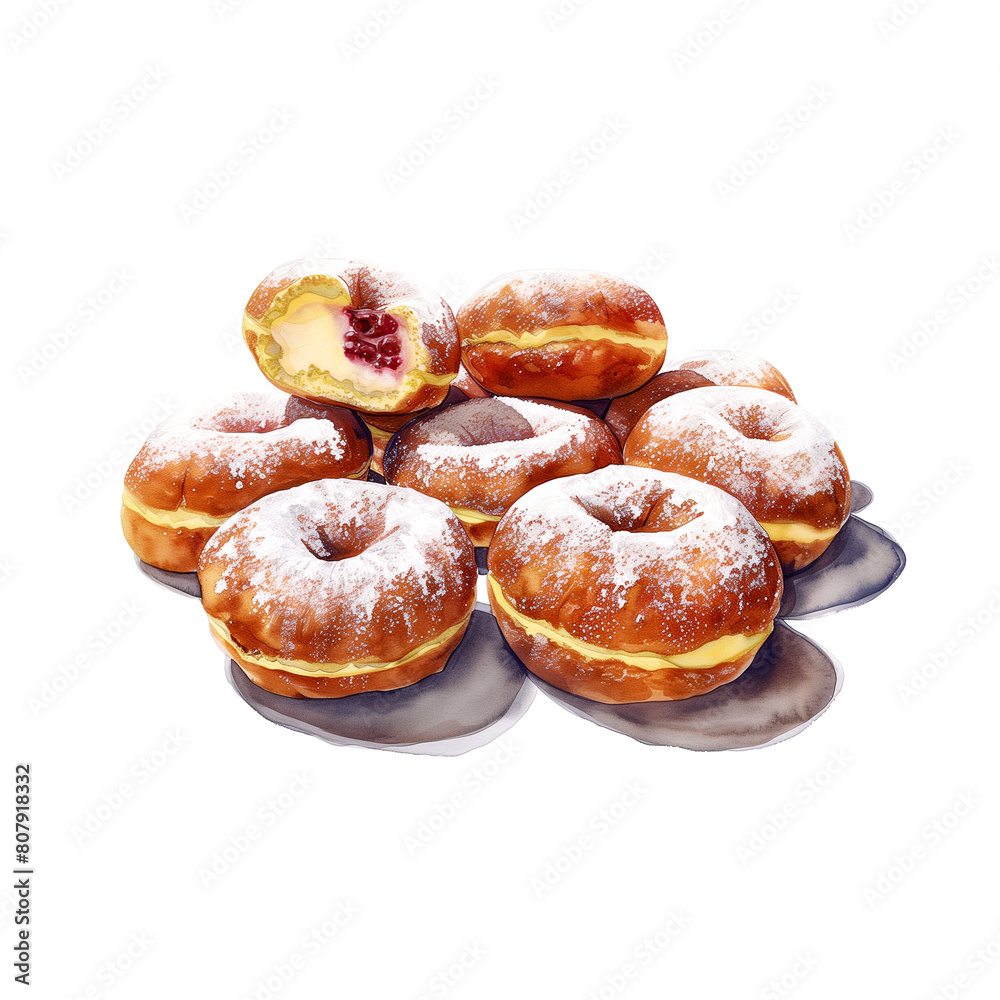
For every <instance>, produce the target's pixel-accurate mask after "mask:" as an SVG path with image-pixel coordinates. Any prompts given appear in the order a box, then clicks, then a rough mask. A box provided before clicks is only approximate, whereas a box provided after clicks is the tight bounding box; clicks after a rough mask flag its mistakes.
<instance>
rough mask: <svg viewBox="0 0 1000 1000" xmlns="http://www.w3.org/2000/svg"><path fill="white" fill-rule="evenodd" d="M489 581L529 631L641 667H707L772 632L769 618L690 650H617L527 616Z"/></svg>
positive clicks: (597, 657) (589, 654) (751, 646)
mask: <svg viewBox="0 0 1000 1000" xmlns="http://www.w3.org/2000/svg"><path fill="white" fill-rule="evenodd" d="M486 580H487V583H488V584H489V587H490V591H491V592H492V594H493V597H494V599H495V600H496V602H497V604H499V605H500V607H501V608H503V609H504V611H506V612H507V614H508V615H510V617H511V618H512V619H513V620H514V622H515V623H516V624H517V625H519V626H520V627H521V628H523V629H524V631H525V632H527V633H528V635H540V636H543V637H544V638H546V639H548V640H550V641H551V642H554V643H556V644H557V645H559V646H562V647H563V648H564V649H569V650H571V651H572V652H574V653H576V654H578V655H580V656H583V657H584V658H585V659H588V660H606V659H609V658H610V659H614V660H620V661H621V662H622V663H625V664H627V665H628V666H630V667H637V668H638V669H640V670H664V669H668V668H671V669H678V670H707V669H709V668H711V667H714V666H716V665H717V664H719V663H728V662H729V661H730V660H735V659H736V658H737V657H740V656H744V655H745V654H747V653H749V652H751V651H752V650H755V649H757V647H758V646H760V645H761V643H763V641H764V640H765V639H766V638H767V637H768V636H769V635H770V634H771V629H772V628H773V627H774V626H773V623H771V622H769V623H768V626H767V628H766V629H765V630H764V631H763V632H761V633H759V634H758V635H754V636H746V635H742V634H740V635H724V636H721V637H720V638H718V639H712V640H711V641H710V642H706V643H705V644H704V645H702V646H699V647H698V648H697V649H692V650H690V651H689V652H687V653H673V654H672V655H670V656H663V655H662V654H661V653H626V652H619V651H616V650H611V649H605V648H604V647H603V646H595V645H594V644H592V643H589V642H583V641H582V640H581V639H577V638H576V637H575V636H572V635H570V634H569V632H567V631H566V630H565V629H562V628H558V627H557V626H554V625H550V624H549V623H548V622H543V621H539V620H538V619H536V618H528V617H527V616H525V615H522V614H521V613H520V612H519V611H516V610H515V609H514V607H513V605H512V604H511V603H510V601H509V600H507V597H506V596H505V595H504V592H503V591H502V590H501V589H500V585H499V584H498V583H497V582H496V580H495V579H494V577H493V575H492V574H487V576H486Z"/></svg>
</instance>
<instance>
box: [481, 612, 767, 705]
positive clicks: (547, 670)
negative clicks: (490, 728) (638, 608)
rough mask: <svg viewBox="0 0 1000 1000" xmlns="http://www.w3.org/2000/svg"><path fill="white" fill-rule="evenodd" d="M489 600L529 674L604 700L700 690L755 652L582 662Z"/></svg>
mask: <svg viewBox="0 0 1000 1000" xmlns="http://www.w3.org/2000/svg"><path fill="white" fill-rule="evenodd" d="M490 603H491V604H492V605H493V614H494V615H496V619H497V623H498V624H499V626H500V631H501V632H503V635H504V638H505V639H506V640H507V642H508V643H509V644H510V647H511V649H513V650H514V652H515V653H516V654H517V656H518V657H519V658H520V659H521V660H522V662H524V663H525V664H527V665H529V669H530V670H531V672H532V673H533V674H535V675H537V676H538V677H540V678H541V679H542V680H543V681H547V682H548V683H549V684H551V685H552V686H553V687H557V688H559V690H560V691H567V692H569V693H570V694H575V695H579V696H580V697H581V698H589V699H590V700H591V701H600V702H604V703H605V704H608V705H618V704H627V703H632V702H640V701H678V700H680V699H682V698H691V697H693V696H694V695H698V694H705V693H706V692H707V691H711V690H712V689H713V688H717V687H719V685H721V684H726V683H728V682H729V681H732V680H735V679H736V678H737V677H739V675H740V674H741V673H743V671H744V670H746V668H747V667H748V666H749V665H750V663H751V662H752V661H753V658H754V656H755V655H756V652H757V651H756V649H754V650H752V651H750V652H749V653H746V654H744V655H743V656H740V657H737V658H736V659H733V660H728V661H727V662H725V663H719V664H716V665H715V666H713V667H706V668H705V669H702V670H684V669H679V668H676V667H672V668H664V669H663V670H641V669H639V668H637V667H633V666H631V665H629V664H627V663H622V662H621V660H616V659H615V657H614V654H613V653H609V655H608V656H607V657H606V658H602V659H599V660H587V661H586V662H585V665H581V660H580V658H579V657H578V656H576V655H574V654H573V653H571V652H570V651H568V650H566V649H564V648H563V647H562V646H560V645H558V644H557V643H554V642H552V641H551V640H549V639H548V638H546V637H545V636H531V637H528V636H527V635H525V633H524V631H523V630H522V629H521V628H519V627H518V626H517V625H516V624H515V623H514V622H513V621H512V620H511V618H510V616H509V615H508V614H507V613H506V612H505V611H504V610H503V608H501V607H499V605H497V604H496V602H495V601H493V600H492V598H491V601H490Z"/></svg>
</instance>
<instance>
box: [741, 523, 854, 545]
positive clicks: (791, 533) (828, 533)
mask: <svg viewBox="0 0 1000 1000" xmlns="http://www.w3.org/2000/svg"><path fill="white" fill-rule="evenodd" d="M760 526H761V527H762V528H763V529H764V530H765V531H766V532H767V537H768V538H770V539H771V541H772V542H803V543H808V542H825V541H828V540H829V539H831V538H833V536H834V535H836V534H837V532H838V531H840V528H814V527H813V526H812V525H811V524H805V523H804V522H802V521H789V522H785V521H761V522H760Z"/></svg>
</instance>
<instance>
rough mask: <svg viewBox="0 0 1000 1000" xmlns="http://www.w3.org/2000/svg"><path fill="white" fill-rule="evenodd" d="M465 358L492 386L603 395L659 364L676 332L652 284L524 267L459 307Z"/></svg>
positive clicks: (551, 395) (642, 378) (634, 383)
mask: <svg viewBox="0 0 1000 1000" xmlns="http://www.w3.org/2000/svg"><path fill="white" fill-rule="evenodd" d="M456 319H457V320H458V329H459V333H460V335H461V339H462V362H463V364H464V365H465V367H466V368H468V369H469V373H470V374H471V375H472V377H473V378H474V379H475V380H476V381H477V382H478V383H479V384H480V385H482V386H483V388H484V389H486V390H487V391H488V392H491V393H494V394H496V395H501V396H541V397H543V398H545V399H563V400H574V399H602V398H605V397H608V396H621V395H624V394H625V393H627V392H632V391H634V390H635V389H638V388H639V386H641V385H642V384H643V383H644V382H646V381H648V380H649V379H650V378H652V377H653V375H655V374H656V372H657V371H658V370H659V367H660V365H661V364H662V363H663V358H664V355H665V353H666V349H667V331H666V329H665V327H664V325H663V317H662V316H661V315H660V310H659V309H658V308H657V305H656V303H655V302H654V301H653V299H652V298H651V297H650V295H649V294H648V293H647V292H644V291H643V290H642V289H641V288H637V287H636V286H635V285H631V284H629V283H628V282H627V281H625V280H624V279H622V278H616V277H614V276H613V275H610V274H601V273H600V272H598V271H575V270H566V269H555V270H538V271H515V272H512V273H510V274H505V275H502V276H501V277H499V278H497V279H496V280H494V281H492V282H490V283H489V284H488V285H486V286H485V287H484V288H481V289H480V290H479V291H478V292H476V293H475V294H474V295H473V296H472V297H471V298H470V299H469V300H468V301H467V302H465V303H463V305H462V306H461V308H460V309H459V310H458V313H457V315H456Z"/></svg>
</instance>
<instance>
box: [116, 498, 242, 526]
mask: <svg viewBox="0 0 1000 1000" xmlns="http://www.w3.org/2000/svg"><path fill="white" fill-rule="evenodd" d="M122 503H123V504H124V505H125V506H126V507H128V509H129V510H134V511H135V512H136V514H138V515H139V516H140V517H141V518H144V519H145V520H147V521H149V523H150V524H155V525H158V526H160V527H163V528H217V527H218V526H219V525H220V524H225V523H226V521H228V520H229V518H230V517H232V514H226V515H224V516H222V517H216V516H213V515H212V514H199V513H197V512H196V511H190V510H188V509H187V508H186V507H178V508H177V509H176V510H164V509H163V508H161V507H150V506H149V505H148V504H144V503H143V502H142V501H141V500H139V499H138V498H137V497H135V496H133V495H132V494H131V493H129V491H128V490H126V491H125V492H124V493H123V494H122Z"/></svg>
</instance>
